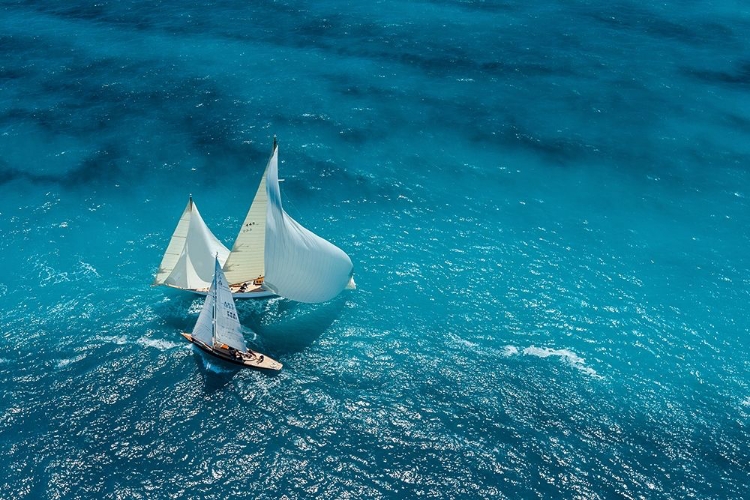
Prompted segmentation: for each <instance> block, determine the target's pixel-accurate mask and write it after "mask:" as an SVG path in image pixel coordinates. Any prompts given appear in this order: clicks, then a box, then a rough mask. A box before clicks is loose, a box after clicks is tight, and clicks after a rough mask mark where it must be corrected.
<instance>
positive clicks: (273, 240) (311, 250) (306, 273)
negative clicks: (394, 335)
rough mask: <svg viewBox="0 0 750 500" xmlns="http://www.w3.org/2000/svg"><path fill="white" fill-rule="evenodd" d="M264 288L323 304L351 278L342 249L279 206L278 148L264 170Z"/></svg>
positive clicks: (351, 268) (274, 149)
mask: <svg viewBox="0 0 750 500" xmlns="http://www.w3.org/2000/svg"><path fill="white" fill-rule="evenodd" d="M266 188H267V191H268V210H267V212H266V244H265V261H266V269H265V271H266V276H265V281H264V283H263V284H264V287H266V288H268V289H269V290H271V291H273V292H274V293H276V294H278V295H280V296H282V297H285V298H288V299H292V300H296V301H298V302H325V301H326V300H330V299H332V298H333V297H335V296H336V295H338V294H339V293H340V292H341V291H342V290H343V289H344V288H345V287H346V285H347V284H348V283H349V279H350V278H351V276H352V270H353V267H354V266H353V265H352V261H351V259H350V258H349V256H348V255H346V253H344V251H343V250H341V249H340V248H339V247H337V246H336V245H334V244H332V243H330V242H329V241H326V240H324V239H323V238H321V237H320V236H318V235H316V234H315V233H313V232H312V231H310V230H308V229H306V228H305V227H303V226H302V225H301V224H299V223H298V222H297V221H295V220H294V219H292V218H291V217H290V216H289V215H288V214H287V213H286V212H284V208H283V207H282V204H281V191H280V189H279V159H278V147H277V146H276V145H275V144H274V148H273V154H272V155H271V159H270V160H269V161H268V166H267V167H266Z"/></svg>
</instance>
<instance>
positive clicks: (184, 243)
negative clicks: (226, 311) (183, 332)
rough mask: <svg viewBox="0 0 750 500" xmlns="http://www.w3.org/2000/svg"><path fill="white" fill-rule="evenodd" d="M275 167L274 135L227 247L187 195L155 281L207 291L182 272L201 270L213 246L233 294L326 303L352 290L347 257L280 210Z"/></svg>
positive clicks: (279, 191) (351, 275)
mask: <svg viewBox="0 0 750 500" xmlns="http://www.w3.org/2000/svg"><path fill="white" fill-rule="evenodd" d="M278 169H279V160H278V142H277V141H276V137H274V140H273V152H272V154H271V157H270V159H269V160H268V164H267V165H266V169H265V171H264V173H263V176H262V177H261V180H260V184H259V186H258V189H257V190H256V193H255V197H254V198H253V202H252V204H251V205H250V209H249V210H248V212H247V215H246V216H245V220H244V221H243V223H242V226H241V228H240V231H239V233H238V235H237V238H236V239H235V242H234V245H233V246H232V250H231V251H228V250H227V249H226V247H224V246H223V245H221V243H220V242H218V240H216V238H215V237H214V236H213V234H211V231H210V230H209V229H208V227H207V226H205V224H204V223H203V219H201V218H200V215H199V214H197V208H195V205H194V203H193V204H191V203H192V199H191V203H188V207H187V208H186V209H185V211H186V212H188V209H189V208H190V207H192V210H193V212H192V213H191V214H192V215H190V216H189V217H188V219H187V220H188V222H189V224H187V223H185V221H184V219H185V217H186V215H185V213H183V217H182V218H181V219H180V222H179V223H178V225H177V229H175V233H174V234H173V235H172V240H171V241H170V244H169V246H168V248H167V252H166V253H165V255H164V258H163V259H162V265H161V266H160V267H159V272H158V273H157V276H156V280H155V281H154V284H156V285H168V286H173V287H176V288H182V289H184V290H188V291H191V292H194V293H199V294H202V295H205V294H206V293H207V292H208V283H207V282H204V283H203V284H202V286H192V285H193V284H198V285H200V282H199V280H197V279H194V280H192V281H190V282H188V281H187V280H185V279H183V278H182V276H183V275H186V274H190V275H193V274H195V275H197V274H199V273H198V271H197V269H198V268H201V269H203V268H205V255H206V252H208V251H211V250H212V249H215V251H216V252H218V253H219V254H220V257H219V260H220V262H221V263H222V266H223V270H224V272H225V273H226V278H227V280H228V283H229V288H230V290H231V292H232V294H233V295H234V297H235V298H249V297H253V298H260V297H268V296H272V295H280V296H282V297H285V298H287V299H291V300H296V301H299V302H325V301H327V300H330V299H332V298H333V297H335V296H336V295H338V294H339V293H340V292H341V291H342V290H343V289H344V288H355V287H356V284H355V283H354V279H353V267H354V266H353V265H352V261H351V259H350V258H349V256H348V255H347V254H346V253H345V252H344V251H343V250H341V249H340V248H338V247H337V246H335V245H334V244H332V243H331V242H329V241H327V240H325V239H323V238H321V237H320V236H318V235H316V234H315V233H313V232H312V231H310V230H309V229H307V228H305V227H304V226H302V225H301V224H300V223H298V222H297V221H295V220H294V219H293V218H292V217H290V216H289V214H287V213H286V212H285V211H284V208H283V205H282V201H281V190H280V188H279V172H278ZM196 214H197V217H196V216H195V215H196ZM194 230H195V231H197V232H198V233H199V235H198V236H196V237H193V235H192V232H193V231H194ZM196 240H197V241H196ZM194 249H195V250H194ZM224 252H226V253H224ZM223 255H226V257H225V258H224V260H223V261H222V260H221V258H222V256H223ZM191 267H192V269H191ZM173 274H176V275H175V276H173ZM200 276H202V277H204V276H205V273H201V274H200ZM178 278H179V279H178Z"/></svg>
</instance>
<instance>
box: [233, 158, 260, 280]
mask: <svg viewBox="0 0 750 500" xmlns="http://www.w3.org/2000/svg"><path fill="white" fill-rule="evenodd" d="M267 206H268V194H267V193H266V173H265V172H263V177H261V180H260V186H258V191H256V193H255V198H253V203H252V204H251V205H250V210H248V212H247V216H246V217H245V221H244V222H243V223H242V227H241V228H240V232H239V234H238V235H237V239H236V240H234V245H233V246H232V251H231V253H230V254H229V257H228V258H227V261H226V263H224V274H225V275H226V277H227V281H228V282H229V283H231V284H235V283H244V282H246V281H252V280H254V279H256V278H259V277H261V276H263V274H264V272H265V259H264V258H263V254H264V251H265V248H264V247H265V239H266V207H267Z"/></svg>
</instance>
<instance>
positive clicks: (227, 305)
mask: <svg viewBox="0 0 750 500" xmlns="http://www.w3.org/2000/svg"><path fill="white" fill-rule="evenodd" d="M224 308H225V309H226V311H227V316H228V317H230V318H232V319H237V313H236V312H235V311H234V304H232V303H230V302H224Z"/></svg>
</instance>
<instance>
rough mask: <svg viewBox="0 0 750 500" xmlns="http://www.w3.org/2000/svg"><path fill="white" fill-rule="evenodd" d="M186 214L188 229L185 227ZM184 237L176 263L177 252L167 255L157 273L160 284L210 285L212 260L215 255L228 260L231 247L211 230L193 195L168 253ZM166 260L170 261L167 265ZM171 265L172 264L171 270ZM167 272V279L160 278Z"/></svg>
mask: <svg viewBox="0 0 750 500" xmlns="http://www.w3.org/2000/svg"><path fill="white" fill-rule="evenodd" d="M186 214H187V231H185V227H184V226H185V224H184V219H185V215H186ZM180 240H182V248H181V251H180V253H179V255H178V258H177V259H176V260H175V261H174V263H172V260H173V255H174V254H173V253H167V254H165V255H164V259H163V260H162V266H160V267H159V274H157V284H166V285H172V286H175V287H177V288H184V289H189V290H195V289H204V288H207V287H208V286H209V284H210V283H211V280H212V277H213V265H212V263H213V261H214V257H215V256H217V255H218V258H219V262H220V263H224V262H225V261H226V259H227V256H228V255H229V250H228V249H227V247H225V246H224V245H222V244H221V242H220V241H219V240H217V239H216V237H215V236H214V235H213V233H212V232H211V230H210V229H208V226H206V223H205V222H204V221H203V217H201V214H200V212H198V207H197V206H196V205H195V203H194V202H193V201H192V198H191V200H190V201H189V202H188V206H187V208H186V209H185V212H183V216H182V217H181V218H180V222H179V223H178V224H177V229H175V233H174V234H173V235H172V240H171V241H170V243H169V247H167V252H170V251H172V252H173V250H174V248H177V247H178V246H179V242H180ZM173 243H174V245H173ZM168 257H169V259H168ZM165 260H168V262H167V266H164V265H163V264H164V261H165ZM169 265H171V269H170V268H169ZM167 272H168V274H167V275H166V278H164V279H163V281H159V277H160V276H162V274H164V273H167Z"/></svg>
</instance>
